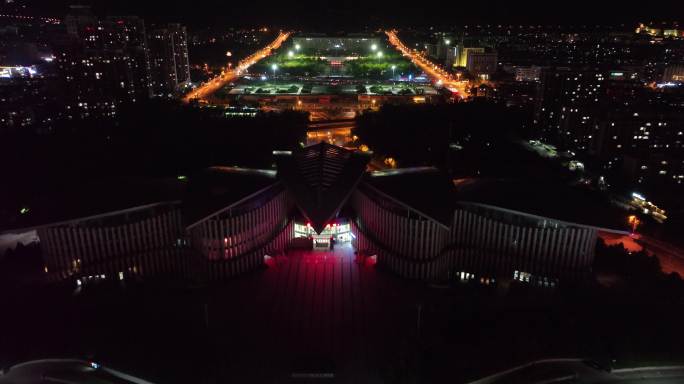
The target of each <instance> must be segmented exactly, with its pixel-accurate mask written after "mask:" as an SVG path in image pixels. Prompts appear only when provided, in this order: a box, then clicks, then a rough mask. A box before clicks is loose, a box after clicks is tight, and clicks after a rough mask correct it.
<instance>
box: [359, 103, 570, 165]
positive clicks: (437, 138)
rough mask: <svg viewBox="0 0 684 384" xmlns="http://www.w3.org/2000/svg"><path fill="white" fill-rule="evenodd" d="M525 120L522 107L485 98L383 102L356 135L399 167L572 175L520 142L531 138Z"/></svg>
mask: <svg viewBox="0 0 684 384" xmlns="http://www.w3.org/2000/svg"><path fill="white" fill-rule="evenodd" d="M526 121H527V116H526V114H525V112H524V111H520V110H514V109H509V108H505V107H503V106H500V105H497V104H494V103H489V102H484V101H476V102H472V103H460V104H442V105H423V106H384V107H383V108H381V110H380V111H378V112H366V113H364V114H363V115H362V116H361V117H360V118H359V122H358V130H357V132H358V133H357V135H358V136H359V137H360V138H361V140H362V141H363V142H364V143H367V144H368V145H369V147H370V148H371V149H372V150H374V151H375V152H377V153H379V154H381V155H384V156H391V157H394V158H395V159H396V160H397V162H398V164H399V166H401V167H407V166H418V165H434V166H437V167H440V168H442V169H444V170H447V171H449V172H450V173H451V174H452V175H454V176H455V177H465V176H491V177H506V176H516V177H521V176H522V177H531V178H548V177H551V178H559V177H560V178H565V177H570V175H569V174H568V173H567V171H565V170H564V169H563V167H562V166H561V165H560V164H558V163H557V162H551V161H547V160H545V159H542V158H540V157H539V156H538V155H537V154H535V153H533V152H530V151H528V150H526V149H524V148H523V147H522V146H521V145H520V141H521V140H524V139H526V138H528V137H529V136H530V132H529V128H528V126H527V124H526V123H525V122H526Z"/></svg>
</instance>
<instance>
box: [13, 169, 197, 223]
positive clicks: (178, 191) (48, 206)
mask: <svg viewBox="0 0 684 384" xmlns="http://www.w3.org/2000/svg"><path fill="white" fill-rule="evenodd" d="M185 187H186V183H185V182H184V181H183V180H182V178H181V179H179V178H176V177H173V178H164V179H153V180H149V179H143V178H133V177H127V178H110V179H104V180H99V181H97V182H89V183H84V184H80V185H68V186H66V187H65V188H63V189H60V190H57V191H51V192H48V193H46V194H44V195H42V196H40V197H38V198H37V199H35V200H33V201H30V202H29V203H28V204H27V206H26V207H24V208H23V209H22V210H23V211H24V213H21V212H17V213H16V215H14V216H12V217H10V218H9V219H7V220H5V221H4V222H2V223H0V232H12V231H15V230H23V229H30V228H37V227H41V226H45V225H49V224H56V223H62V222H69V221H74V220H80V219H85V218H90V217H97V216H101V215H106V214H110V213H114V212H118V211H124V210H129V211H130V210H131V209H135V208H136V207H144V206H148V205H151V204H155V203H167V202H175V201H180V199H181V198H182V196H183V194H184V192H185Z"/></svg>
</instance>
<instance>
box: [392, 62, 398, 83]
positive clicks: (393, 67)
mask: <svg viewBox="0 0 684 384" xmlns="http://www.w3.org/2000/svg"><path fill="white" fill-rule="evenodd" d="M395 69H397V66H396V65H394V64H392V80H394V70H395Z"/></svg>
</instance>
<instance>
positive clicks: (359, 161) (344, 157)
mask: <svg viewBox="0 0 684 384" xmlns="http://www.w3.org/2000/svg"><path fill="white" fill-rule="evenodd" d="M367 163H368V158H367V157H366V156H365V155H362V154H359V153H356V152H351V151H348V150H346V149H344V148H342V147H338V146H335V145H331V144H328V143H325V142H321V143H319V144H316V145H311V146H308V147H306V148H303V149H302V150H300V151H298V152H296V153H295V154H294V155H292V156H287V157H282V158H281V161H280V164H279V166H278V172H279V176H280V177H282V178H283V180H284V181H285V184H286V185H287V187H288V188H289V189H290V190H291V191H292V192H293V193H292V194H293V196H294V199H295V202H296V203H297V206H298V207H299V209H300V211H301V212H302V214H303V215H304V217H306V218H307V220H309V221H310V222H311V225H312V226H313V228H314V229H315V230H316V231H317V232H319V233H320V231H322V230H323V228H324V227H325V224H326V223H328V222H329V221H330V220H331V219H333V218H334V217H335V216H336V215H337V213H338V212H339V210H340V209H341V208H342V205H344V203H345V202H346V201H347V199H348V198H349V195H350V194H351V192H352V190H353V189H354V187H355V186H356V184H357V183H358V182H359V180H360V179H361V177H362V176H363V174H364V172H365V170H366V164H367Z"/></svg>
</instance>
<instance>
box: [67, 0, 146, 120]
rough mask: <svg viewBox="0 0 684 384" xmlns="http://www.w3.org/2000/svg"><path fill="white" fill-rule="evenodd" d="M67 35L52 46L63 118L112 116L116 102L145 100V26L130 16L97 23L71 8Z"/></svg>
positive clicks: (79, 9)
mask: <svg viewBox="0 0 684 384" xmlns="http://www.w3.org/2000/svg"><path fill="white" fill-rule="evenodd" d="M65 24H66V27H67V32H68V37H67V38H65V39H62V40H60V41H58V42H57V43H56V44H55V46H56V47H55V48H56V62H57V65H58V68H59V72H60V74H61V76H62V79H63V89H64V93H65V103H66V109H67V113H66V115H67V118H87V117H112V116H115V115H116V111H117V108H118V107H119V105H120V104H122V103H134V102H136V101H139V100H143V99H146V98H148V97H149V96H150V89H149V59H148V56H147V41H146V40H147V39H146V32H145V24H144V22H143V20H142V19H140V18H138V17H135V16H126V17H109V18H107V19H106V20H99V19H97V18H96V17H95V16H93V15H92V13H91V12H90V10H89V8H87V7H80V6H74V7H72V8H71V14H69V15H68V16H67V17H66V18H65Z"/></svg>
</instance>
